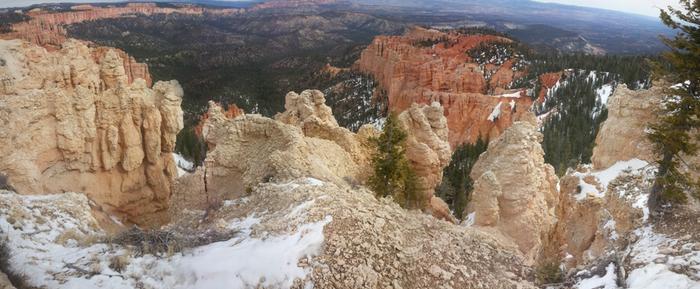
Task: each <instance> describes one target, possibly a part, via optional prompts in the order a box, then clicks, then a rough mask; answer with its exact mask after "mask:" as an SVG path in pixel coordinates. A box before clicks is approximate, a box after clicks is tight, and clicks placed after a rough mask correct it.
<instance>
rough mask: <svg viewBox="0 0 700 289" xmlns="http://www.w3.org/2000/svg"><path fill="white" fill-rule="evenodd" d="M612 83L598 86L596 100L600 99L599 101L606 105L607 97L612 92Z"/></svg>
mask: <svg viewBox="0 0 700 289" xmlns="http://www.w3.org/2000/svg"><path fill="white" fill-rule="evenodd" d="M613 90H614V89H613V85H612V84H605V85H603V86H602V87H601V88H598V89H597V90H596V94H597V95H598V100H600V103H601V104H603V105H605V106H607V105H608V99H609V98H610V96H611V95H612V94H613Z"/></svg>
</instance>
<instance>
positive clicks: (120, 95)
mask: <svg viewBox="0 0 700 289" xmlns="http://www.w3.org/2000/svg"><path fill="white" fill-rule="evenodd" d="M0 57H2V59H3V62H2V63H3V65H2V66H1V67H0V76H1V78H2V84H1V85H0V94H2V101H0V122H1V123H4V125H3V126H2V127H0V132H1V134H2V135H3V138H2V139H0V144H1V146H2V148H4V149H5V151H4V152H3V153H2V156H0V171H2V172H3V173H4V174H6V175H7V177H9V182H10V184H11V185H12V186H13V187H14V188H15V189H16V190H17V192H18V193H21V194H47V193H60V192H66V191H78V192H84V193H86V194H88V196H89V197H90V198H91V199H92V200H93V201H94V202H95V203H96V204H97V205H98V207H99V209H101V210H106V211H109V212H110V213H113V214H117V215H119V216H122V217H124V218H125V220H128V221H129V222H133V223H138V224H149V223H151V224H152V223H156V224H157V223H162V222H163V221H165V220H164V219H163V217H165V214H164V213H165V210H166V209H167V203H168V199H169V198H170V194H171V187H170V185H171V182H172V180H173V179H174V178H175V176H176V170H175V165H174V163H173V159H172V155H171V153H172V151H173V150H174V147H175V138H176V135H177V133H178V132H179V131H180V129H182V127H183V123H182V110H181V108H180V104H181V101H182V94H183V92H182V88H181V87H180V85H179V84H178V83H177V81H170V82H158V83H156V84H155V85H154V86H153V87H150V86H148V84H147V83H146V81H145V80H144V79H140V78H139V79H135V80H133V81H132V82H130V81H129V78H128V76H127V74H126V69H125V65H124V62H123V61H122V58H121V57H120V55H119V52H117V51H115V50H106V49H103V48H99V49H96V48H90V47H89V46H87V45H86V44H85V43H84V42H81V41H77V40H67V41H66V42H64V43H63V44H62V45H61V48H60V49H58V50H55V51H49V50H47V49H45V48H43V47H40V46H37V45H35V44H32V43H28V42H25V41H21V40H0ZM18 128H21V129H18ZM20 148H22V149H20Z"/></svg>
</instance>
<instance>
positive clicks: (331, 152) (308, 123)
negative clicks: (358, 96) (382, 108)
mask: <svg viewBox="0 0 700 289" xmlns="http://www.w3.org/2000/svg"><path fill="white" fill-rule="evenodd" d="M399 120H400V121H401V124H402V126H403V127H404V128H405V129H406V131H407V133H408V139H407V143H406V144H407V148H406V152H407V157H408V159H409V160H410V161H411V165H412V167H413V168H414V169H415V171H416V175H417V176H418V178H419V180H420V184H421V188H420V190H421V193H422V194H424V195H425V197H426V198H425V199H426V200H428V201H429V202H428V203H426V204H424V206H425V209H426V210H427V211H429V212H430V213H432V214H433V215H434V216H436V217H438V218H441V219H446V220H450V221H454V219H453V218H452V217H451V213H450V211H449V208H448V207H447V205H446V204H445V203H444V202H443V201H442V200H440V199H439V198H436V197H434V196H433V192H434V190H435V187H436V186H437V185H438V184H439V183H440V181H441V180H442V170H443V168H444V167H445V166H446V165H447V164H448V163H449V160H450V156H451V151H450V146H449V144H448V142H447V134H448V131H447V126H446V120H445V117H444V116H443V114H442V107H440V105H439V104H437V103H435V104H433V105H431V106H426V105H414V106H413V107H412V108H411V109H409V110H407V111H405V112H404V113H402V114H401V115H400V116H399ZM378 133H379V132H378V131H376V129H374V127H372V126H370V125H366V126H363V127H362V128H360V130H359V131H358V133H357V134H355V133H352V132H351V131H349V130H348V129H345V128H342V127H339V126H338V123H337V122H336V120H335V118H334V117H333V114H332V111H331V108H330V107H328V106H327V105H326V104H325V97H324V95H323V93H321V92H320V91H317V90H306V91H304V92H302V93H300V94H297V93H295V92H290V93H288V94H287V96H286V97H285V111H284V112H282V113H279V114H277V115H276V116H275V119H274V120H273V119H269V118H265V117H262V116H259V115H246V114H244V115H240V116H237V117H234V118H231V117H227V116H226V115H225V113H224V112H223V110H222V109H221V107H220V106H218V105H217V104H215V103H211V104H210V109H209V112H208V113H207V118H205V121H204V125H203V127H202V135H203V136H204V139H205V140H206V142H207V144H208V146H209V152H208V154H207V159H206V161H205V168H206V169H200V170H199V171H197V172H195V173H194V174H192V175H190V176H187V177H184V178H181V179H179V180H178V184H179V185H177V186H176V187H178V188H182V190H181V191H177V192H176V193H175V198H176V200H174V201H173V204H174V206H178V205H179V204H188V205H190V206H191V208H197V209H203V208H206V207H207V206H211V205H212V204H216V203H219V202H221V201H222V200H224V199H235V198H239V197H241V196H244V195H246V194H247V193H248V191H249V189H250V188H251V187H252V186H254V185H255V184H258V183H261V182H266V181H270V180H275V181H284V180H289V179H295V178H300V177H304V176H306V177H313V178H316V179H320V180H323V181H327V182H331V183H335V184H338V185H351V186H356V185H359V184H363V183H364V182H365V181H366V180H367V178H368V177H369V176H370V174H371V173H372V169H371V163H370V161H371V156H372V146H371V144H370V138H371V137H374V136H377V134H378ZM178 190H179V189H178ZM175 211H177V209H175Z"/></svg>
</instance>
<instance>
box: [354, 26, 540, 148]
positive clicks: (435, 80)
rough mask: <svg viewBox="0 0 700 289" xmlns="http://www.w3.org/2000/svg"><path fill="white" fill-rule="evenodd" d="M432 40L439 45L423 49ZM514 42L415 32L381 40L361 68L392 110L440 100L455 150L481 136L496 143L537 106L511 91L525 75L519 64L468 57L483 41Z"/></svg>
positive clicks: (364, 56)
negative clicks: (476, 61)
mask: <svg viewBox="0 0 700 289" xmlns="http://www.w3.org/2000/svg"><path fill="white" fill-rule="evenodd" d="M441 39H444V40H441ZM429 40H432V41H435V42H436V44H434V45H432V46H424V45H420V43H421V41H429ZM510 41H511V40H509V39H506V38H503V37H498V36H492V35H458V34H446V33H442V32H439V31H436V30H426V29H422V28H415V29H413V30H412V31H409V32H408V33H407V34H406V35H404V36H378V37H376V38H375V39H374V41H373V42H372V43H371V44H370V45H369V46H368V47H367V48H366V49H365V50H364V51H363V52H362V55H361V57H360V59H359V60H358V61H357V63H355V67H356V68H357V69H358V70H360V71H362V72H364V73H368V74H371V75H373V76H374V77H375V79H377V81H378V82H379V83H380V85H381V87H382V88H383V89H384V90H386V92H387V94H388V102H389V109H390V110H392V111H397V112H401V111H403V110H405V109H408V108H410V107H411V105H412V104H413V103H424V104H430V103H432V102H439V103H440V104H441V105H442V106H443V107H444V108H445V116H446V117H447V122H448V127H449V129H450V135H449V138H450V144H451V145H452V146H453V147H454V146H455V145H458V144H461V143H465V142H474V141H476V140H477V139H478V138H479V137H483V138H489V139H495V138H496V137H497V136H498V135H499V134H500V133H501V132H503V130H504V129H505V128H507V127H508V126H510V124H511V123H512V122H513V121H514V120H517V119H519V117H521V116H522V114H523V113H525V112H527V110H528V108H529V107H530V106H531V105H532V100H531V99H530V98H529V97H525V96H524V94H525V93H524V92H523V91H514V92H508V91H507V87H508V85H509V84H510V83H511V82H512V81H513V80H514V79H516V78H517V77H518V76H520V75H521V72H518V71H514V69H513V60H508V61H505V63H503V64H502V65H500V66H496V65H494V64H485V65H480V64H479V63H475V62H474V60H472V59H470V58H469V56H468V55H467V53H466V51H469V50H470V49H472V48H475V47H477V46H478V45H480V44H481V43H488V42H510ZM489 93H493V94H489Z"/></svg>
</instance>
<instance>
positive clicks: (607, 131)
mask: <svg viewBox="0 0 700 289" xmlns="http://www.w3.org/2000/svg"><path fill="white" fill-rule="evenodd" d="M663 95H664V93H663V87H661V86H660V85H655V86H653V87H652V88H651V89H648V90H630V89H628V88H627V86H626V85H624V84H621V85H618V86H617V88H616V89H615V92H614V93H613V95H612V96H611V97H610V99H609V100H608V119H607V120H606V121H605V122H604V123H603V124H602V126H601V128H600V132H598V136H597V137H596V141H595V144H596V145H595V147H594V148H593V156H592V158H591V160H592V161H593V166H594V167H595V168H596V169H605V168H608V167H610V166H612V165H614V164H615V163H616V162H618V161H626V160H630V159H634V158H636V159H641V160H645V161H647V162H651V161H653V157H654V153H653V145H652V144H651V142H650V141H649V140H648V139H647V137H646V132H645V131H646V130H647V127H648V125H649V123H651V122H653V121H654V120H656V119H658V115H659V113H660V111H659V109H660V108H661V99H662V96H663Z"/></svg>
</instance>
